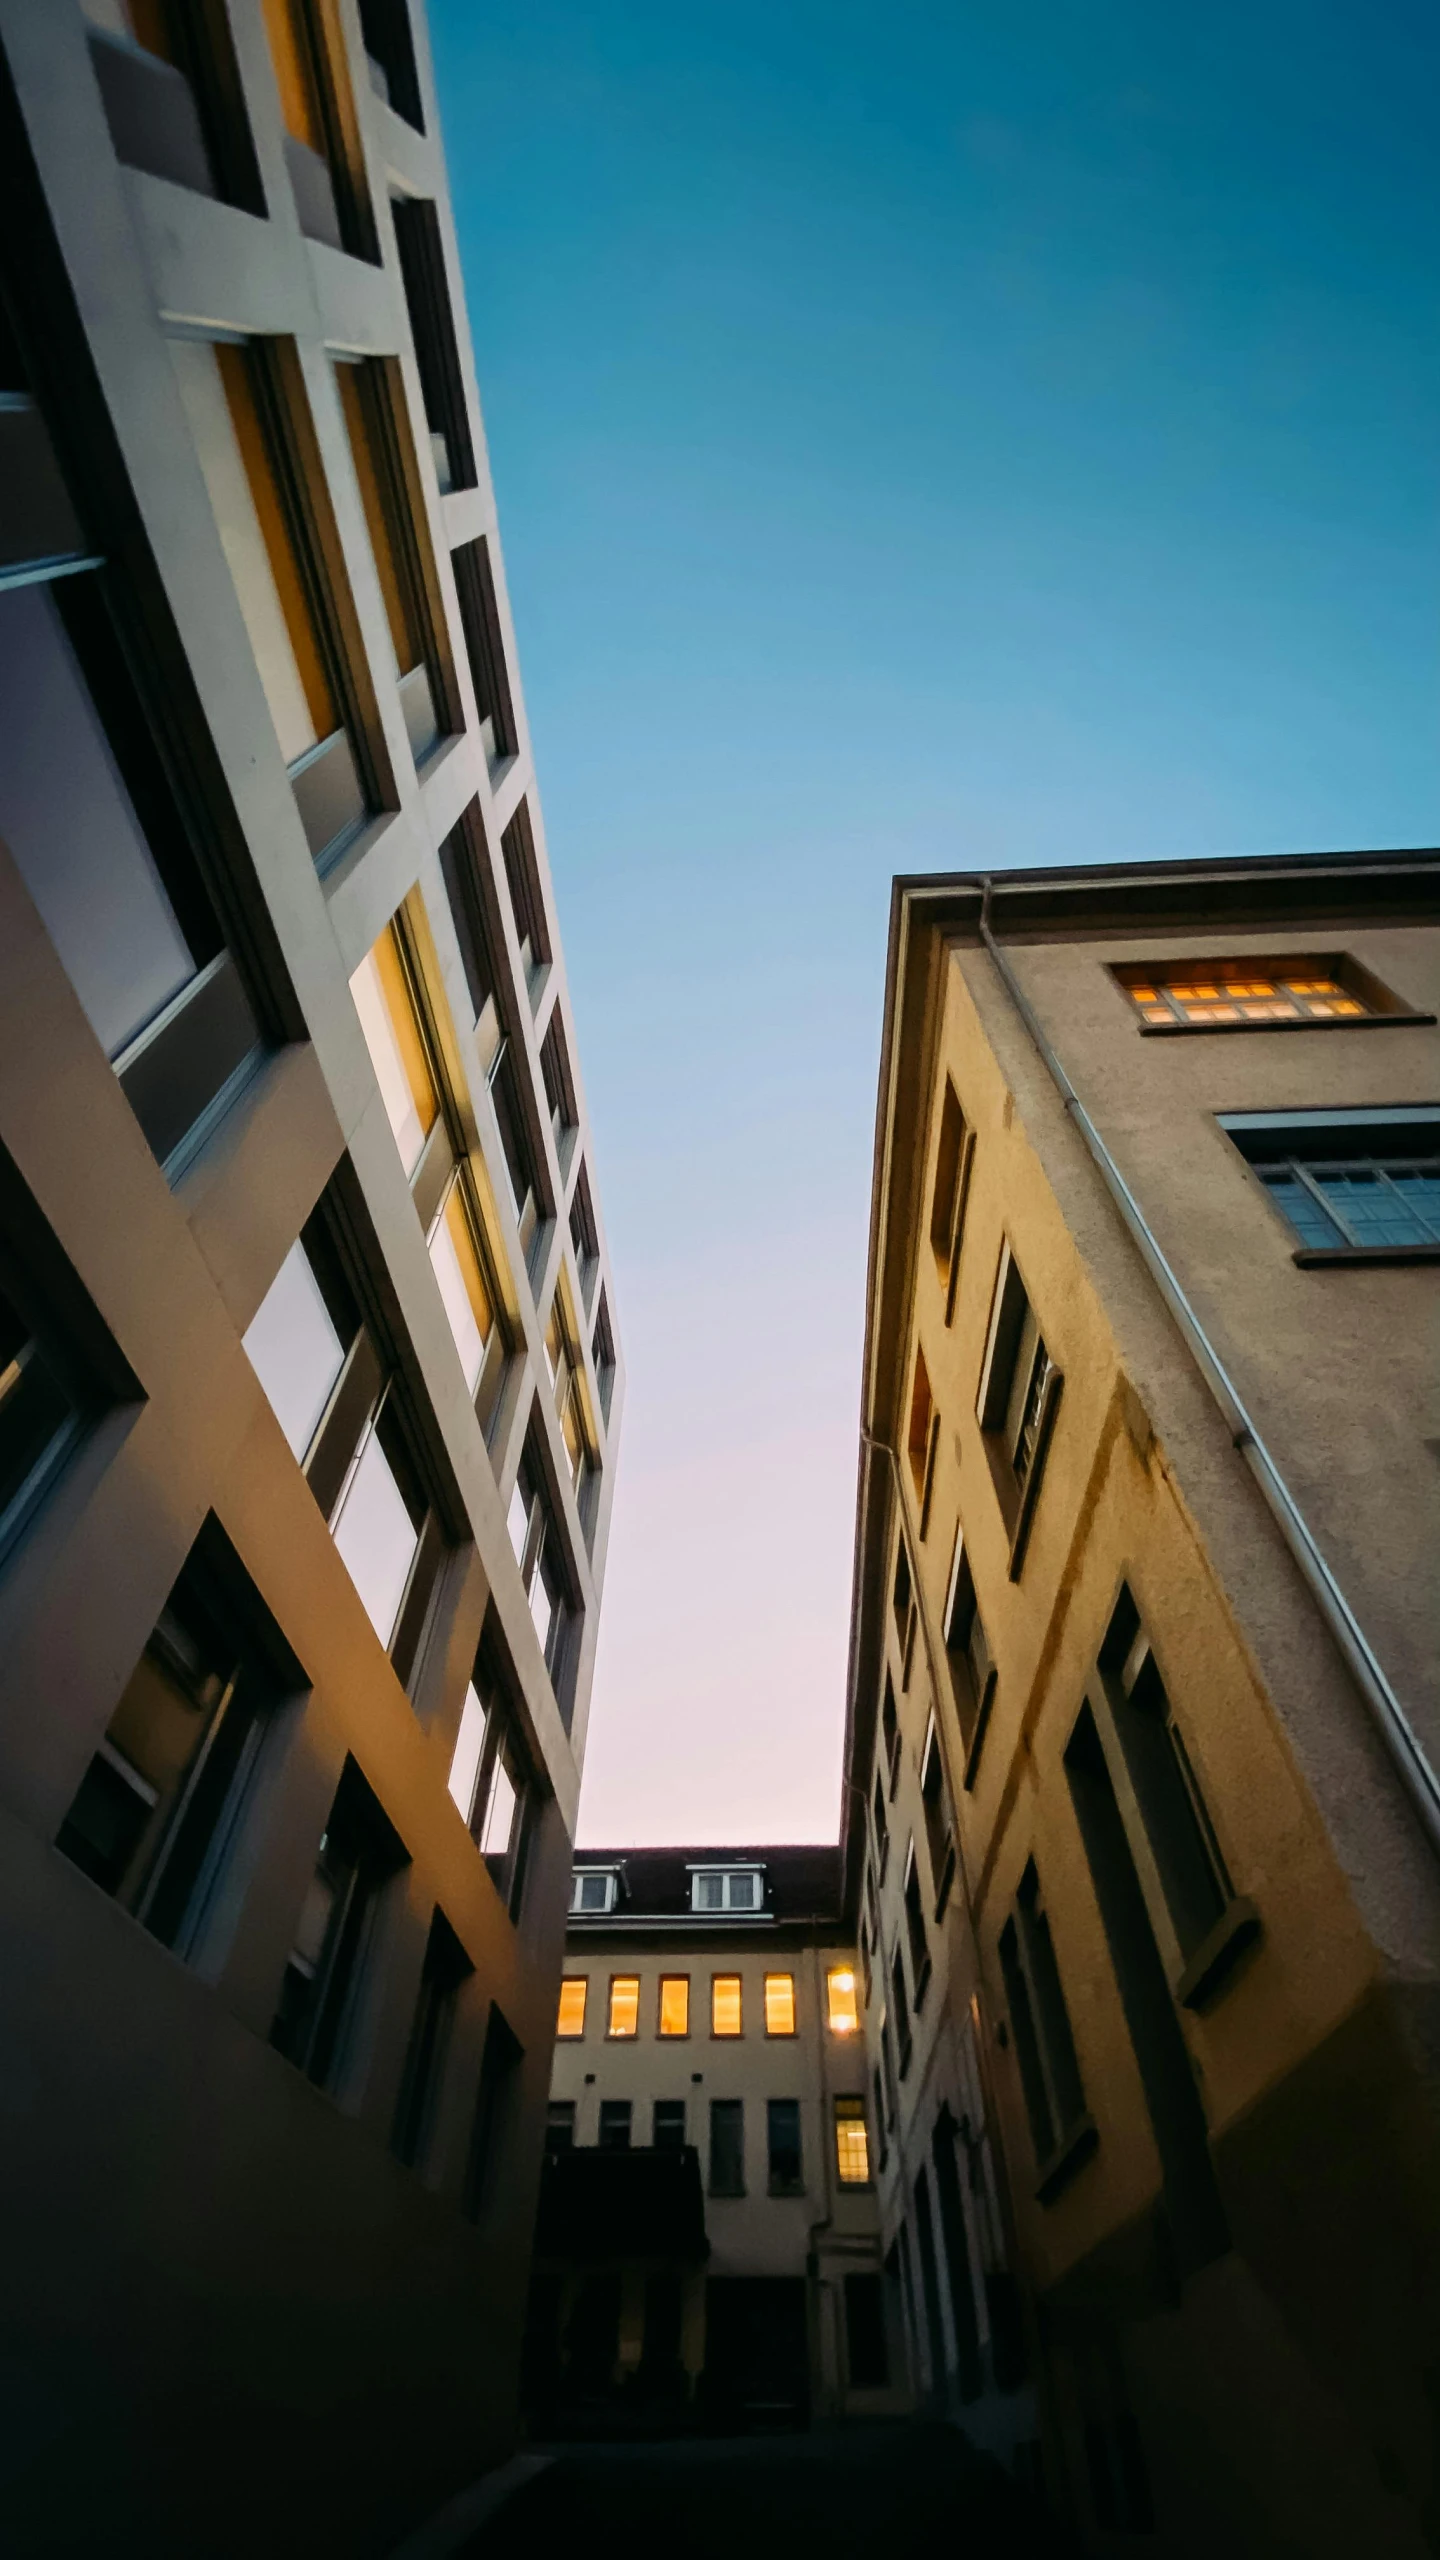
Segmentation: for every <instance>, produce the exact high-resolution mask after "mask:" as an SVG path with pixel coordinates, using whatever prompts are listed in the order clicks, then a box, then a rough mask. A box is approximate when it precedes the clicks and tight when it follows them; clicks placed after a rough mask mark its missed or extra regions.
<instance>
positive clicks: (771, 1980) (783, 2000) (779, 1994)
mask: <svg viewBox="0 0 1440 2560" xmlns="http://www.w3.org/2000/svg"><path fill="white" fill-rule="evenodd" d="M765 2033H766V2034H767V2036H793V2034H794V2033H795V1976H794V1974H793V1973H767V1974H766V1976H765Z"/></svg>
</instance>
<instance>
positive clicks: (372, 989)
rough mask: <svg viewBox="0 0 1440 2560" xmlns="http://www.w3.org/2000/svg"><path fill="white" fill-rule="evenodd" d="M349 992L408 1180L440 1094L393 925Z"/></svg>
mask: <svg viewBox="0 0 1440 2560" xmlns="http://www.w3.org/2000/svg"><path fill="white" fill-rule="evenodd" d="M350 993H351V995H352V996H353V997H354V999H355V1010H356V1012H357V1014H358V1015H359V1017H360V1028H361V1030H362V1031H363V1032H364V1034H365V1046H366V1048H367V1049H368V1050H369V1052H370V1063H371V1065H372V1066H373V1068H374V1070H375V1081H376V1083H377V1084H378V1086H379V1087H380V1099H381V1101H382V1102H383V1103H384V1105H385V1116H386V1118H387V1120H388V1121H389V1123H390V1127H391V1130H392V1132H393V1135H394V1139H395V1144H396V1146H397V1148H398V1149H399V1151H400V1162H401V1165H402V1167H403V1168H404V1172H405V1178H406V1180H407V1181H409V1180H410V1178H411V1177H412V1176H413V1174H414V1172H415V1168H416V1166H417V1165H418V1164H419V1162H420V1159H421V1157H422V1155H423V1154H424V1152H425V1141H426V1139H427V1138H428V1137H429V1135H430V1132H431V1130H432V1129H433V1128H434V1126H435V1124H436V1122H437V1120H438V1119H439V1117H440V1095H439V1089H438V1084H437V1080H436V1075H435V1070H434V1068H433V1066H432V1065H431V1061H430V1049H429V1043H428V1042H427V1040H426V1038H425V1034H424V1032H423V1030H422V1028H421V1023H420V1015H419V1010H418V1007H417V1003H416V992H415V983H414V974H413V970H412V966H411V961H410V955H409V953H408V952H407V950H406V948H405V945H404V941H403V939H402V937H401V934H400V932H399V931H398V930H397V928H396V926H395V925H394V924H388V925H387V926H386V928H385V930H384V932H383V933H382V934H381V935H380V937H379V939H378V941H376V942H375V943H373V944H372V946H371V948H370V949H369V950H368V951H367V952H366V954H365V957H364V959H363V960H362V961H361V963H360V966H359V968H358V969H357V970H356V972H355V974H354V976H353V978H352V979H351V981H350Z"/></svg>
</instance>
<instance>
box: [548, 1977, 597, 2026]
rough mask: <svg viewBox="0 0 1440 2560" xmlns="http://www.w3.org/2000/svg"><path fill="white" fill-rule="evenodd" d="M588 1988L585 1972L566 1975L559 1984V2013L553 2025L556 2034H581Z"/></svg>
mask: <svg viewBox="0 0 1440 2560" xmlns="http://www.w3.org/2000/svg"><path fill="white" fill-rule="evenodd" d="M589 1988H590V1984H589V1980H588V1977H587V1976H586V1975H585V1974H583V1973H571V1974H567V1975H566V1977H565V1980H564V1981H563V1982H562V1983H561V1985H560V2015H559V2018H558V2020H557V2021H556V2026H555V2033H556V2034H557V2036H583V2034H584V2033H585V1995H586V1993H587V1992H588V1990H589Z"/></svg>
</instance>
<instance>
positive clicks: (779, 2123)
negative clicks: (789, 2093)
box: [765, 2098, 805, 2196]
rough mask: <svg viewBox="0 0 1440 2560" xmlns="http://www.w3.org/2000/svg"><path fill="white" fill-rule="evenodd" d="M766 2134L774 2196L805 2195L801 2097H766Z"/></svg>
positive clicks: (771, 2191)
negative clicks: (801, 2153) (801, 2140)
mask: <svg viewBox="0 0 1440 2560" xmlns="http://www.w3.org/2000/svg"><path fill="white" fill-rule="evenodd" d="M765 2133H766V2141H767V2144H768V2148H769V2158H770V2193H771V2194H772V2196H801V2195H803V2194H804V2192H805V2166H804V2162H803V2160H802V2159H801V2156H800V2101H799V2099H798V2098H768V2099H767V2100H766V2102H765Z"/></svg>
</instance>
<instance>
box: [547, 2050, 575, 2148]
mask: <svg viewBox="0 0 1440 2560" xmlns="http://www.w3.org/2000/svg"><path fill="white" fill-rule="evenodd" d="M561 2033H562V2034H563V2033H564V2029H563V2028H562V2029H561ZM574 2148H575V2101H574V2099H573V2098H552V2099H551V2100H550V2102H549V2104H548V2106H547V2107H546V2109H545V2151H546V2156H547V2158H549V2159H551V2160H553V2159H555V2158H556V2157H557V2156H558V2154H559V2153H560V2152H562V2151H573V2150H574Z"/></svg>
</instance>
